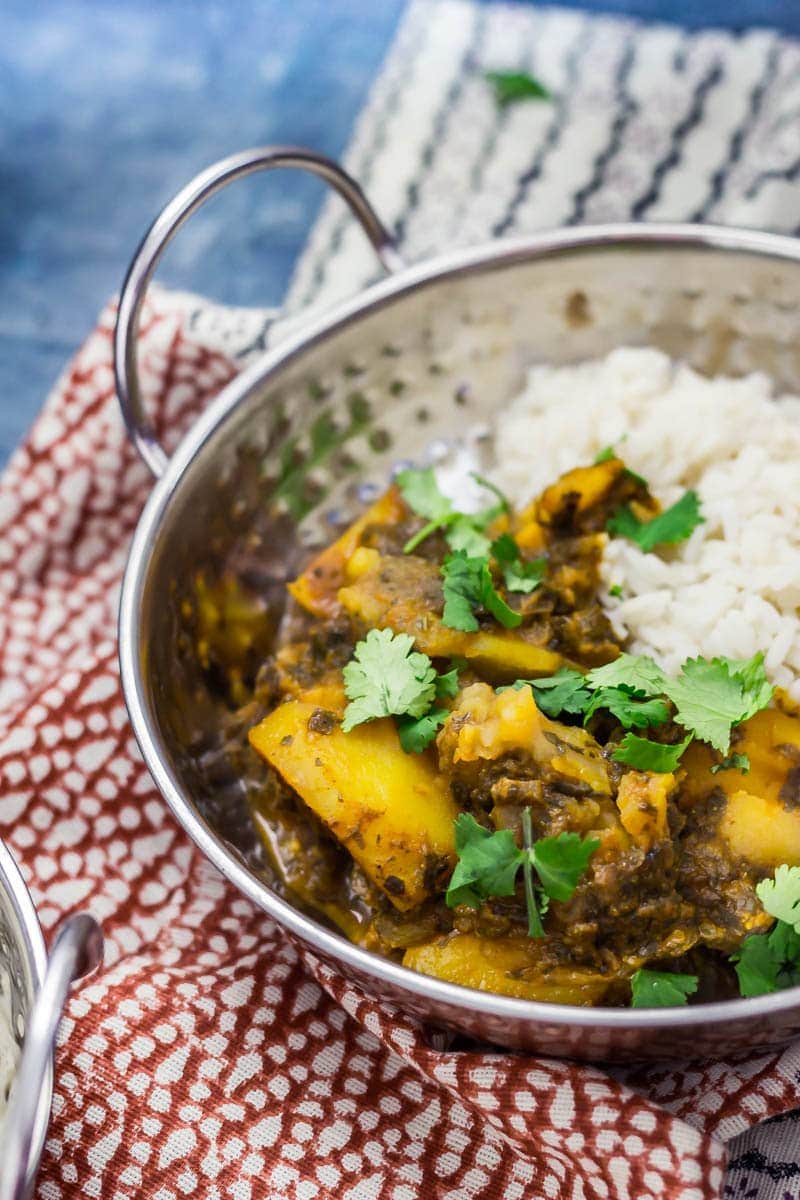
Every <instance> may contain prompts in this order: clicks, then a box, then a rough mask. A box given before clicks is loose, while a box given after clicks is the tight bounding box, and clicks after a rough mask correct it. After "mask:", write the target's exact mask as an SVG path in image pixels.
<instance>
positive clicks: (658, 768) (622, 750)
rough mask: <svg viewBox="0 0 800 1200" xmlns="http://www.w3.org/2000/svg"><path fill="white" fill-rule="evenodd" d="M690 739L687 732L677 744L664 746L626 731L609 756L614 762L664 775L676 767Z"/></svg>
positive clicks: (690, 736)
mask: <svg viewBox="0 0 800 1200" xmlns="http://www.w3.org/2000/svg"><path fill="white" fill-rule="evenodd" d="M691 740H692V735H691V734H688V735H687V737H685V738H684V739H683V741H682V742H679V743H678V745H677V746H664V745H662V744H661V742H651V741H649V740H648V739H647V738H643V737H638V736H637V735H636V734H635V733H626V734H625V737H624V738H623V739H622V741H621V742H620V744H619V745H618V746H617V748H616V750H615V751H614V753H613V754H612V755H611V757H612V758H613V759H614V761H615V762H621V763H626V764H627V766H629V767H634V768H635V770H637V771H655V772H656V773H658V774H661V775H665V774H668V773H669V772H670V771H674V770H675V769H676V767H677V766H678V762H679V761H680V757H681V755H682V754H683V752H684V750H685V749H686V747H687V746H688V745H689V742H690V741H691Z"/></svg>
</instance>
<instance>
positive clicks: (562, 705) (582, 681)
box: [518, 667, 591, 717]
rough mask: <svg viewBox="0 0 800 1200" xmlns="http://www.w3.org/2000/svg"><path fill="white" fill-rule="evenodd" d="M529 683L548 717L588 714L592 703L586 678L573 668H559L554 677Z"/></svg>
mask: <svg viewBox="0 0 800 1200" xmlns="http://www.w3.org/2000/svg"><path fill="white" fill-rule="evenodd" d="M518 682H524V681H523V680H520V681H518ZM529 682H530V685H531V687H532V688H533V698H534V700H535V701H536V703H537V705H538V706H539V708H540V709H541V711H542V712H543V713H544V714H545V715H546V716H548V717H558V716H559V715H560V714H561V713H571V714H573V715H575V716H579V715H581V714H583V713H585V712H586V709H587V707H588V706H589V703H590V701H591V696H590V694H589V692H588V690H587V688H586V677H585V676H584V675H581V673H580V671H573V670H572V668H571V667H559V669H558V670H557V671H556V672H555V674H554V675H549V676H546V677H545V678H544V679H531V680H529Z"/></svg>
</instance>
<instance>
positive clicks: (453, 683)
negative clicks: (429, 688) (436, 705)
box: [436, 667, 458, 700]
mask: <svg viewBox="0 0 800 1200" xmlns="http://www.w3.org/2000/svg"><path fill="white" fill-rule="evenodd" d="M457 695H458V667H453V669H452V671H448V672H447V674H446V675H437V677H436V699H437V700H453V699H455V697H456V696H457Z"/></svg>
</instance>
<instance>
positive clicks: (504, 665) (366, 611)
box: [339, 552, 565, 680]
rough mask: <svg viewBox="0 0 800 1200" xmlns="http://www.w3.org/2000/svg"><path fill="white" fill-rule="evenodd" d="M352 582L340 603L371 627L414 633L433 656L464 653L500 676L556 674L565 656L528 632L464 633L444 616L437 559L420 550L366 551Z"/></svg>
mask: <svg viewBox="0 0 800 1200" xmlns="http://www.w3.org/2000/svg"><path fill="white" fill-rule="evenodd" d="M347 574H348V576H350V577H351V582H350V584H349V586H348V587H343V588H341V590H340V591H339V603H340V604H341V606H342V607H343V608H344V609H345V611H346V612H349V613H350V615H351V616H352V617H355V618H356V620H358V621H359V622H360V623H361V624H363V625H364V626H365V627H366V628H368V629H392V630H394V632H395V633H407V634H409V635H410V636H411V637H413V638H414V641H415V643H416V647H417V649H418V650H422V651H423V653H424V654H427V655H429V656H430V657H431V658H450V657H463V658H466V659H468V660H469V661H470V662H471V663H473V664H474V665H475V667H476V669H477V670H478V671H480V672H481V673H483V674H486V675H489V676H490V677H491V678H492V679H497V680H514V679H517V678H519V677H521V676H536V675H552V674H553V672H554V671H557V670H558V668H559V667H561V666H564V663H565V659H564V658H563V657H562V656H561V655H560V654H557V653H555V652H554V651H553V650H548V649H547V647H545V646H542V645H539V644H537V643H536V642H535V641H533V640H529V638H530V637H531V636H532V635H530V634H526V633H525V632H522V631H520V632H517V631H514V630H503V629H498V632H497V633H494V632H490V633H485V632H483V631H479V632H477V633H463V632H462V631H461V630H458V629H449V628H448V627H447V626H446V625H445V624H444V623H443V621H442V618H441V611H442V589H441V579H440V575H439V569H438V567H437V566H436V564H435V563H431V562H427V561H426V560H424V559H421V558H417V557H415V556H414V555H409V556H407V557H399V556H397V555H385V556H383V557H379V558H374V557H372V555H370V556H369V558H368V557H367V555H366V554H364V553H363V552H358V553H357V554H355V555H354V556H353V562H352V569H350V568H348V571H347Z"/></svg>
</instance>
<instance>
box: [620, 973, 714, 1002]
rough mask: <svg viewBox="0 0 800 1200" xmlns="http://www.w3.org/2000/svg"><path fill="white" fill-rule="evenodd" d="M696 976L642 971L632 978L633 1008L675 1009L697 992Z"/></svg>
mask: <svg viewBox="0 0 800 1200" xmlns="http://www.w3.org/2000/svg"><path fill="white" fill-rule="evenodd" d="M697 982H698V980H697V976H696V975H676V974H674V973H673V972H672V971H646V970H644V969H641V970H639V971H637V972H636V974H635V975H633V976H632V978H631V1007H632V1008H675V1007H677V1006H678V1005H680V1004H686V1002H687V997H688V996H692V995H693V994H694V993H695V992H696V991H697Z"/></svg>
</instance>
